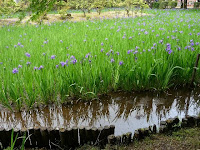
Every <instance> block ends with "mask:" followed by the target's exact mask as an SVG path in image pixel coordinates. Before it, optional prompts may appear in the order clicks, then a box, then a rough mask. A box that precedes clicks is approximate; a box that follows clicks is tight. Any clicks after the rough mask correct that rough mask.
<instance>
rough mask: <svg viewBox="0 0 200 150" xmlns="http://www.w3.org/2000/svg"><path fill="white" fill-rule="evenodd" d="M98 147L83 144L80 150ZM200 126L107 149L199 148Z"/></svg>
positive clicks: (192, 149)
mask: <svg viewBox="0 0 200 150" xmlns="http://www.w3.org/2000/svg"><path fill="white" fill-rule="evenodd" d="M99 149H100V148H98V147H91V146H86V145H85V146H83V147H81V148H79V149H78V150H99ZM199 149H200V128H191V129H181V130H180V131H178V132H174V133H172V135H163V134H158V135H152V136H151V137H148V138H146V139H145V140H143V141H140V142H134V143H133V144H131V145H129V146H113V147H109V146H107V147H106V148H105V150H199Z"/></svg>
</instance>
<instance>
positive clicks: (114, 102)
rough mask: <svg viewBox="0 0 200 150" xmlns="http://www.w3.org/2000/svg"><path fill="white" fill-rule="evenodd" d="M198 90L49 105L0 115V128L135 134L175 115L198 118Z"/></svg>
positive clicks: (111, 96)
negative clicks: (108, 130)
mask: <svg viewBox="0 0 200 150" xmlns="http://www.w3.org/2000/svg"><path fill="white" fill-rule="evenodd" d="M199 91H200V89H195V90H193V91H190V90H187V89H180V90H177V91H171V92H168V93H162V94H155V93H153V92H152V93H150V92H148V93H147V92H146V93H124V92H118V93H113V94H111V95H110V96H109V97H104V98H103V99H101V100H100V101H99V100H94V101H90V102H81V101H74V102H73V104H69V105H65V106H64V105H63V106H56V105H49V106H47V107H41V108H38V109H33V110H30V111H22V112H9V111H6V109H4V108H3V107H2V108H1V110H2V111H1V112H0V127H3V128H6V129H8V128H12V127H14V128H18V129H21V128H23V127H34V126H40V127H52V128H63V127H73V126H78V127H80V126H92V127H93V126H94V127H100V126H105V125H115V135H122V134H124V133H127V132H132V133H133V132H134V131H135V130H136V129H138V128H144V127H148V126H149V125H153V124H155V125H157V126H159V123H160V121H162V120H166V119H168V118H173V117H176V116H178V117H179V119H181V118H183V117H184V116H185V115H199V113H200V107H199V106H200V92H199Z"/></svg>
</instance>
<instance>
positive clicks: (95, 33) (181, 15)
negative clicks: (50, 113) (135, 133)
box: [0, 10, 200, 108]
mask: <svg viewBox="0 0 200 150" xmlns="http://www.w3.org/2000/svg"><path fill="white" fill-rule="evenodd" d="M150 13H152V14H154V16H146V17H141V18H139V17H138V18H129V19H127V18H126V19H125V18H123V19H113V20H96V21H87V22H76V23H74V22H64V23H53V24H51V25H41V26H33V25H26V26H4V27H2V28H0V62H2V64H0V80H1V82H2V83H1V84H0V89H1V90H0V100H1V103H3V104H5V105H7V106H10V104H14V105H15V106H17V107H18V108H21V107H22V106H24V105H26V106H28V107H31V106H32V105H34V104H35V103H49V102H60V101H61V102H63V101H66V100H67V99H68V97H69V96H70V97H77V98H79V97H80V98H85V99H89V98H95V97H96V96H97V95H98V94H103V93H108V92H109V91H111V90H113V89H114V90H117V89H122V90H125V91H131V90H139V91H140V90H152V89H157V90H165V89H166V88H169V87H171V86H174V87H175V86H176V85H185V84H187V83H189V82H190V80H191V76H192V71H193V66H194V63H195V60H196V56H197V54H198V53H199V51H200V44H198V43H197V42H200V35H198V34H200V19H199V18H200V10H150ZM180 31H181V32H183V33H180ZM145 32H148V34H145ZM123 37H124V38H123ZM130 37H131V38H130ZM61 40H62V41H61ZM160 40H163V42H162V43H159V42H160ZM191 40H193V42H192V41H191ZM45 41H48V43H47V44H45V43H44V42H45ZM18 42H19V43H21V45H23V47H21V46H18ZM101 43H102V44H101ZM154 43H155V44H154ZM167 43H169V44H170V45H171V49H172V53H171V54H168V52H167V51H166V44H167ZM192 43H194V46H191V45H192ZM197 44H198V45H197ZM15 45H16V47H15ZM153 45H154V46H153ZM186 46H191V47H193V48H194V50H193V51H192V49H191V47H190V48H189V49H185V47H186ZM136 47H138V49H137V48H136ZM179 47H180V48H181V50H178V48H179ZM101 49H103V52H101ZM128 50H132V52H131V53H130V54H128ZM117 52H119V55H118V54H117ZM25 53H29V54H30V55H31V57H27V56H26V55H25ZM43 53H45V54H46V55H45V56H43ZM88 53H90V54H89V57H88V58H86V57H85V56H86V54H88ZM106 54H107V55H109V56H107V55H106ZM52 55H56V58H55V59H51V56H52ZM72 55H73V56H75V58H76V60H77V63H76V64H73V63H72V62H71V61H73V60H72V59H70V57H71V56H72ZM111 59H114V62H111ZM66 60H68V63H67V64H68V65H65V66H64V67H62V66H61V64H60V62H62V61H63V62H65V61H66ZM120 61H121V62H123V65H119V62H120ZM27 62H31V64H30V65H27V64H26V63H27ZM19 65H22V68H18V66H19ZM41 65H42V66H43V67H44V68H43V69H41V70H34V67H40V66H41ZM56 65H59V67H58V68H56ZM13 68H18V73H16V74H13V73H12V70H13ZM199 79H200V71H199V70H197V76H196V82H197V81H199Z"/></svg>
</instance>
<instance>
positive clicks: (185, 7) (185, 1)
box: [184, 0, 187, 9]
mask: <svg viewBox="0 0 200 150" xmlns="http://www.w3.org/2000/svg"><path fill="white" fill-rule="evenodd" d="M184 9H187V0H184Z"/></svg>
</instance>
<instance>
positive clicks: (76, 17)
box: [0, 11, 149, 25]
mask: <svg viewBox="0 0 200 150" xmlns="http://www.w3.org/2000/svg"><path fill="white" fill-rule="evenodd" d="M146 15H149V14H145V13H142V14H141V13H137V14H135V13H130V15H129V17H138V16H146ZM116 17H119V18H122V17H127V14H126V12H125V11H108V12H102V13H101V14H100V15H99V14H98V13H97V12H91V13H86V17H84V15H83V13H72V14H71V18H68V21H72V22H74V21H86V20H89V19H90V20H94V19H107V18H110V19H112V18H116ZM29 19H30V16H27V17H25V18H24V19H23V20H22V21H21V23H22V24H24V23H26V22H28V21H29ZM64 20H65V19H64ZM64 20H63V19H61V17H60V15H59V14H47V17H45V19H44V20H43V23H44V24H47V23H51V22H55V21H56V22H59V21H60V22H61V21H64ZM18 21H19V19H18V18H8V19H0V25H6V24H13V23H16V22H18ZM30 23H31V24H37V22H31V21H30Z"/></svg>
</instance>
